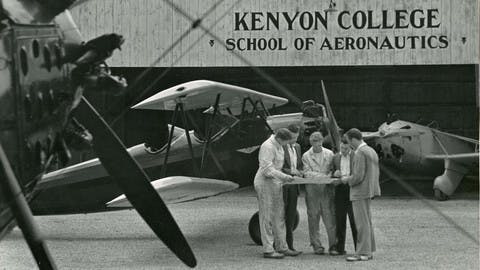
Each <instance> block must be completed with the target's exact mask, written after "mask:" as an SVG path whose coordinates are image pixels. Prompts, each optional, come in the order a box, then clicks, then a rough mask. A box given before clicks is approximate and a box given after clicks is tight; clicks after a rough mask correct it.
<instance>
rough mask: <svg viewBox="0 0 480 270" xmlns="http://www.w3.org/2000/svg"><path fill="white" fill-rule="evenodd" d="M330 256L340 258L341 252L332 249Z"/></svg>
mask: <svg viewBox="0 0 480 270" xmlns="http://www.w3.org/2000/svg"><path fill="white" fill-rule="evenodd" d="M328 254H330V256H338V255H340V252H338V251H336V250H335V249H332V250H330V251H329V252H328Z"/></svg>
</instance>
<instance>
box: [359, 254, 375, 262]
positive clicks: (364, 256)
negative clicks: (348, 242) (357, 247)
mask: <svg viewBox="0 0 480 270" xmlns="http://www.w3.org/2000/svg"><path fill="white" fill-rule="evenodd" d="M372 259H373V255H370V256H367V255H360V260H362V261H368V260H372Z"/></svg>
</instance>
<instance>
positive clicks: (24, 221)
mask: <svg viewBox="0 0 480 270" xmlns="http://www.w3.org/2000/svg"><path fill="white" fill-rule="evenodd" d="M0 162H1V169H0V189H1V190H2V191H3V193H2V196H4V197H5V201H6V202H9V206H10V209H11V210H12V213H13V216H14V217H15V220H16V221H17V224H18V227H20V229H21V230H22V233H23V237H25V240H26V241H27V244H28V247H29V248H30V250H31V251H32V254H33V257H34V258H35V261H36V262H37V265H38V267H39V268H40V269H42V270H44V269H45V270H50V269H57V268H56V266H55V263H54V262H53V259H52V257H51V256H50V252H49V251H48V248H47V246H46V244H45V242H44V241H43V239H42V237H41V236H40V231H39V229H38V227H37V224H36V223H35V221H34V219H33V215H32V211H31V210H30V207H29V206H28V202H27V200H26V199H25V197H24V196H23V193H22V190H21V188H20V186H19V184H18V181H17V178H16V177H15V174H14V173H13V170H12V167H11V166H10V162H8V158H7V155H6V154H5V152H4V151H3V147H2V146H1V145H0Z"/></svg>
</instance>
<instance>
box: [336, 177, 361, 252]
mask: <svg viewBox="0 0 480 270" xmlns="http://www.w3.org/2000/svg"><path fill="white" fill-rule="evenodd" d="M335 209H336V221H337V251H338V252H344V251H345V234H346V231H347V214H348V220H350V227H351V228H352V236H353V244H354V246H355V249H356V248H357V228H356V226H355V219H354V217H353V210H352V202H350V187H349V186H348V185H346V184H342V185H338V186H336V187H335Z"/></svg>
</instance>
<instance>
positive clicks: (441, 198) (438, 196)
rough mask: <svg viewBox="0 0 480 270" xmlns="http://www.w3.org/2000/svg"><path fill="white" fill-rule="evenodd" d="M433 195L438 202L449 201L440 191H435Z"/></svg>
mask: <svg viewBox="0 0 480 270" xmlns="http://www.w3.org/2000/svg"><path fill="white" fill-rule="evenodd" d="M433 194H434V196H435V199H437V201H446V200H448V199H449V198H448V195H447V194H445V193H443V192H442V191H441V190H440V189H434V190H433Z"/></svg>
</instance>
